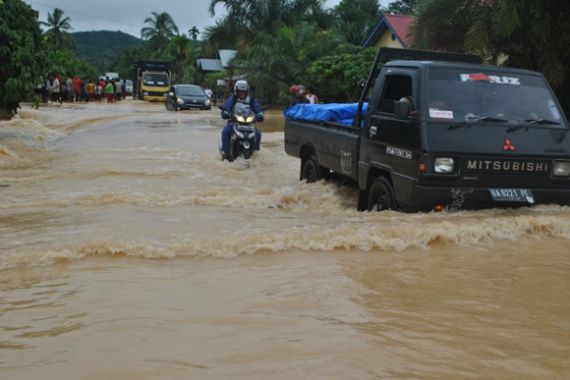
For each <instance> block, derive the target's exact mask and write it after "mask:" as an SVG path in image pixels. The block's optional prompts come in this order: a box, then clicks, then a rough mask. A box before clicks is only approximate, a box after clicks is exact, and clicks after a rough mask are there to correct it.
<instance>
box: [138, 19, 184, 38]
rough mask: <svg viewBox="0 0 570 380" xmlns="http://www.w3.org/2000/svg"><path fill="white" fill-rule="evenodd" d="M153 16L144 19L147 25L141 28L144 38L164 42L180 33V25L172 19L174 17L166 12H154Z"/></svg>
mask: <svg viewBox="0 0 570 380" xmlns="http://www.w3.org/2000/svg"><path fill="white" fill-rule="evenodd" d="M152 16H153V17H147V18H146V19H145V20H144V23H145V24H148V25H149V26H145V27H144V28H142V29H141V37H142V39H143V40H158V41H159V42H161V43H164V42H166V41H168V40H170V39H171V38H172V37H174V36H175V35H177V34H178V27H177V26H176V24H175V23H174V20H172V17H170V15H169V14H168V13H166V12H163V13H160V14H158V13H156V12H152Z"/></svg>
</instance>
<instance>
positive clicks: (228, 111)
mask: <svg viewBox="0 0 570 380" xmlns="http://www.w3.org/2000/svg"><path fill="white" fill-rule="evenodd" d="M250 112H253V113H254V114H255V115H256V120H257V121H258V122H262V121H263V119H264V116H263V112H262V111H261V106H260V105H259V102H258V101H257V99H255V98H254V97H253V96H252V95H250V94H249V83H247V81H245V80H243V79H240V80H238V81H237V82H236V83H235V85H234V93H233V95H230V96H229V97H228V98H227V99H226V101H225V102H224V105H223V110H222V119H225V120H228V119H230V118H231V116H232V114H234V113H236V114H246V115H247V114H249V113H250ZM232 132H233V124H232V121H231V120H228V123H227V124H226V126H225V127H224V129H222V146H221V148H220V151H221V154H222V159H225V158H226V157H227V156H228V153H229V149H230V139H231V136H232ZM260 147H261V132H260V131H259V130H258V129H257V128H256V129H255V150H259V149H260Z"/></svg>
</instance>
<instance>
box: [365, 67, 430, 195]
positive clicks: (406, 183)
mask: <svg viewBox="0 0 570 380" xmlns="http://www.w3.org/2000/svg"><path fill="white" fill-rule="evenodd" d="M418 79H419V72H418V70H416V69H414V68H384V69H383V70H382V72H381V74H380V77H379V80H378V81H377V83H376V86H375V88H374V96H373V97H372V99H371V100H370V104H369V112H368V114H367V115H366V123H365V125H366V127H365V130H364V133H363V135H362V140H361V141H362V142H361V143H362V146H361V158H360V161H361V164H362V166H363V169H365V170H363V171H367V170H368V171H370V170H373V168H375V169H376V170H378V169H379V170H381V171H383V172H385V173H389V175H390V177H391V178H390V179H391V181H392V185H393V186H394V190H395V192H396V198H397V200H398V202H399V203H400V204H409V203H411V202H412V199H413V193H414V189H415V182H416V168H417V162H418V153H419V151H420V146H421V145H420V141H421V140H420V128H419V118H418V110H419V109H420V107H419V106H420V104H419V98H420V97H419V91H420V89H419V80H418ZM400 101H405V102H408V103H411V110H410V113H409V115H408V118H407V119H406V120H402V119H398V118H397V117H396V114H395V107H396V103H397V102H400ZM366 169H367V170H366ZM366 178H367V180H370V178H368V174H366ZM361 181H362V178H361ZM361 186H362V182H361Z"/></svg>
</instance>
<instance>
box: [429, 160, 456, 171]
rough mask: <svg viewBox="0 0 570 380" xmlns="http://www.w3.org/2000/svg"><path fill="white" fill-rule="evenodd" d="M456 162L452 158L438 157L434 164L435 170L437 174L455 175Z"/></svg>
mask: <svg viewBox="0 0 570 380" xmlns="http://www.w3.org/2000/svg"><path fill="white" fill-rule="evenodd" d="M454 168H455V162H454V161H453V158H450V157H437V158H436V159H435V162H434V164H433V170H434V171H435V172H436V173H443V174H449V173H453V169H454Z"/></svg>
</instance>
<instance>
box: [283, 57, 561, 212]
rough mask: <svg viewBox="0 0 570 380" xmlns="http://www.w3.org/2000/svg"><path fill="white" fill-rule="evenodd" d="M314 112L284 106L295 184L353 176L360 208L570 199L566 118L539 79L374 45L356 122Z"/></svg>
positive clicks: (469, 60) (476, 61) (474, 61)
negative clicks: (375, 49)
mask: <svg viewBox="0 0 570 380" xmlns="http://www.w3.org/2000/svg"><path fill="white" fill-rule="evenodd" d="M295 107H296V108H295ZM315 107H317V108H316V109H318V107H319V105H308V104H302V105H296V106H293V107H292V108H290V109H288V110H286V112H285V116H286V121H285V151H286V153H287V154H289V155H291V156H294V157H298V158H300V161H301V165H300V166H301V170H300V178H301V179H302V180H306V181H307V182H313V181H317V180H319V179H321V178H326V177H328V176H329V175H330V173H331V172H335V173H337V174H338V175H341V176H344V177H346V178H348V179H350V180H352V182H354V183H355V184H357V185H358V188H359V196H358V209H359V210H370V211H371V210H377V211H382V210H388V209H391V210H398V209H400V210H403V211H408V212H415V211H430V210H436V211H441V210H444V209H462V208H464V209H477V208H485V207H498V206H507V207H513V206H521V205H527V206H528V205H532V204H545V203H553V204H560V205H568V204H570V151H569V150H570V138H569V136H568V121H567V119H566V116H565V115H564V113H563V112H562V110H561V108H560V104H559V103H558V101H557V99H556V97H555V95H554V93H553V91H552V89H551V88H550V86H549V85H548V83H547V81H546V80H545V78H544V77H543V75H542V74H540V73H538V72H533V71H527V70H521V69H514V68H509V67H499V66H490V65H483V64H482V61H481V59H480V58H479V57H477V56H472V55H463V54H455V53H443V52H428V51H420V50H404V49H389V48H381V49H379V51H378V53H377V55H376V57H375V59H374V63H373V65H372V68H371V70H370V74H369V75H368V79H367V81H366V84H365V86H364V88H363V91H362V95H361V96H360V99H359V102H358V103H357V104H355V107H354V108H355V112H354V116H353V119H352V120H349V121H347V120H340V119H343V118H346V116H341V117H339V118H338V119H335V118H334V117H321V118H318V117H317V118H315V117H313V116H312V115H314V114H315V113H314V112H309V111H311V110H313V111H314V108H315ZM305 111H307V112H305Z"/></svg>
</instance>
